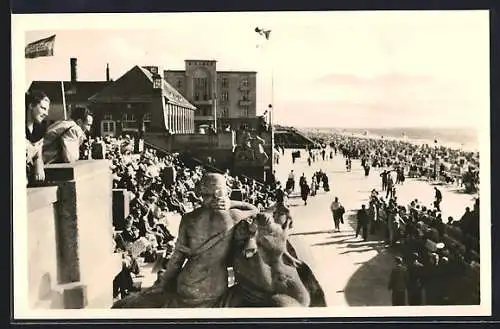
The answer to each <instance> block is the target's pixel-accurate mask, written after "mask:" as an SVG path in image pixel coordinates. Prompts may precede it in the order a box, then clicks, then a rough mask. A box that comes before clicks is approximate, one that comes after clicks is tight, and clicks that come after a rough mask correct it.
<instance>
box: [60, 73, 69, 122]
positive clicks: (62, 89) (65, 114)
mask: <svg viewBox="0 0 500 329" xmlns="http://www.w3.org/2000/svg"><path fill="white" fill-rule="evenodd" d="M61 93H62V102H63V114H64V120H66V119H68V115H67V112H66V93H65V91H64V81H62V80H61Z"/></svg>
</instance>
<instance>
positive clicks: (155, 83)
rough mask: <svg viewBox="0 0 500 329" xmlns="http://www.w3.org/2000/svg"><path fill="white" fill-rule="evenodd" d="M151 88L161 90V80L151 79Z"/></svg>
mask: <svg viewBox="0 0 500 329" xmlns="http://www.w3.org/2000/svg"><path fill="white" fill-rule="evenodd" d="M153 88H154V89H160V88H161V78H160V77H155V78H153Z"/></svg>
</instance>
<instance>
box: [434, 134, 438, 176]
mask: <svg viewBox="0 0 500 329" xmlns="http://www.w3.org/2000/svg"><path fill="white" fill-rule="evenodd" d="M437 151H438V141H437V139H435V140H434V180H437V179H438V176H437V173H438V154H437V153H438V152H437Z"/></svg>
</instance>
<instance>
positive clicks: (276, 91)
mask: <svg viewBox="0 0 500 329" xmlns="http://www.w3.org/2000/svg"><path fill="white" fill-rule="evenodd" d="M257 26H258V27H262V28H264V29H269V30H271V34H270V39H269V41H266V40H265V39H264V38H262V37H261V36H259V35H258V34H257V33H255V31H254V29H255V27H257ZM13 29H14V31H15V30H19V31H20V30H23V31H24V32H23V35H24V38H25V39H24V45H26V44H28V43H29V42H32V41H35V40H38V39H41V38H44V37H47V36H50V35H52V34H56V41H55V54H54V56H53V57H45V58H37V59H27V60H25V69H26V70H25V73H26V74H25V75H26V78H25V85H26V87H27V86H29V83H30V82H31V81H32V80H61V79H69V76H70V73H69V72H70V70H69V58H70V57H77V58H78V79H79V80H104V79H105V68H106V63H109V66H110V73H111V77H112V78H113V79H115V80H116V79H118V78H119V77H120V76H121V75H122V74H124V73H125V72H127V71H128V70H129V69H131V68H132V67H133V66H134V65H158V66H160V67H161V68H164V69H172V70H182V69H184V60H186V59H214V60H217V69H219V70H252V71H257V72H258V76H257V81H258V89H257V91H258V96H257V103H258V104H257V105H258V110H257V113H262V112H263V109H265V108H267V105H268V104H270V103H272V104H273V105H274V109H275V110H274V111H275V112H274V120H275V122H276V123H279V124H285V125H293V126H297V127H345V128H353V127H362V128H370V127H373V128H382V127H450V128H456V127H478V126H480V125H481V124H482V122H484V121H481V120H482V119H481V118H483V117H484V116H485V115H489V108H490V105H489V21H488V12H487V11H432V12H431V11H418V12H417V11H407V12H397V11H392V12H381V11H375V12H368V11H366V12H281V13H185V14H184V13H182V14H124V15H111V14H106V15H105V14H98V15H90V14H85V15H57V16H55V15H53V16H51V17H49V16H43V15H37V16H36V17H30V18H29V19H24V20H23V23H22V24H21V23H18V24H17V25H16V24H15V22H14V25H13Z"/></svg>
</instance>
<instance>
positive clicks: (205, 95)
mask: <svg viewBox="0 0 500 329" xmlns="http://www.w3.org/2000/svg"><path fill="white" fill-rule="evenodd" d="M209 77H210V76H209V73H208V72H207V70H204V69H200V68H199V69H197V70H196V71H195V72H194V74H193V82H194V83H193V85H194V88H193V89H194V100H195V101H198V100H204V101H206V100H209V99H211V97H210V90H211V88H210V81H209V80H210V79H209Z"/></svg>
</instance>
